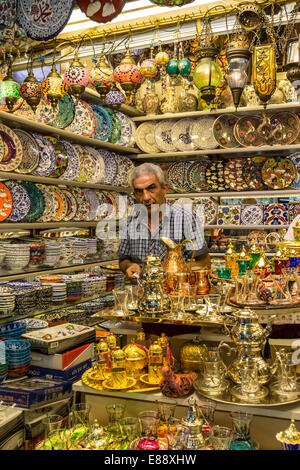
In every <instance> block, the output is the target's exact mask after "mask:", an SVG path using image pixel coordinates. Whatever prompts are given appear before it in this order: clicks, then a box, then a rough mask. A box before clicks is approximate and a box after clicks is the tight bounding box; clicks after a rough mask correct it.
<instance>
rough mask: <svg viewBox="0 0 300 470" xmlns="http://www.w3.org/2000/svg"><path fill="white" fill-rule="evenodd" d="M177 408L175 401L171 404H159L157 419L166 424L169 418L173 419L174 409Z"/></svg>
mask: <svg viewBox="0 0 300 470" xmlns="http://www.w3.org/2000/svg"><path fill="white" fill-rule="evenodd" d="M176 406H177V402H176V400H172V402H171V403H159V405H158V409H159V419H160V421H161V422H163V423H168V422H169V420H170V418H174V413H175V409H176Z"/></svg>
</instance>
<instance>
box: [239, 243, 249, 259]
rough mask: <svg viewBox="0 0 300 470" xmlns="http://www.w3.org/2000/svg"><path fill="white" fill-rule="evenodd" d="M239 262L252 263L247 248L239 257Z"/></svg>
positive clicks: (243, 249)
mask: <svg viewBox="0 0 300 470" xmlns="http://www.w3.org/2000/svg"><path fill="white" fill-rule="evenodd" d="M238 261H252V258H251V256H249V255H248V253H247V250H246V248H245V246H243V248H242V251H241V252H240V253H239V255H238Z"/></svg>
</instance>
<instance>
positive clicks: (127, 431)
mask: <svg viewBox="0 0 300 470" xmlns="http://www.w3.org/2000/svg"><path fill="white" fill-rule="evenodd" d="M120 429H121V432H122V434H124V435H125V438H126V439H128V440H129V441H133V439H135V438H136V436H137V434H138V419H137V418H136V417H131V416H129V417H126V418H124V419H123V420H121V424H120Z"/></svg>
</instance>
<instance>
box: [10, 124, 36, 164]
mask: <svg viewBox="0 0 300 470" xmlns="http://www.w3.org/2000/svg"><path fill="white" fill-rule="evenodd" d="M14 133H15V134H16V135H17V137H18V138H19V140H20V142H21V145H22V151H23V155H22V161H21V164H20V165H19V166H18V167H17V168H16V169H15V171H16V172H17V173H32V172H33V171H34V170H35V169H36V167H37V166H38V164H39V161H40V150H39V146H38V144H37V142H36V140H35V139H34V138H33V137H32V135H31V134H29V133H28V132H25V131H23V130H22V129H15V130H14Z"/></svg>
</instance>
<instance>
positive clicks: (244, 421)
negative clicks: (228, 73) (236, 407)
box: [230, 411, 253, 450]
mask: <svg viewBox="0 0 300 470" xmlns="http://www.w3.org/2000/svg"><path fill="white" fill-rule="evenodd" d="M230 418H231V419H232V422H233V426H234V433H233V439H232V441H231V445H230V449H231V450H253V444H252V442H251V437H250V424H251V421H252V418H253V415H252V414H250V413H247V412H243V411H234V412H232V413H230Z"/></svg>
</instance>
